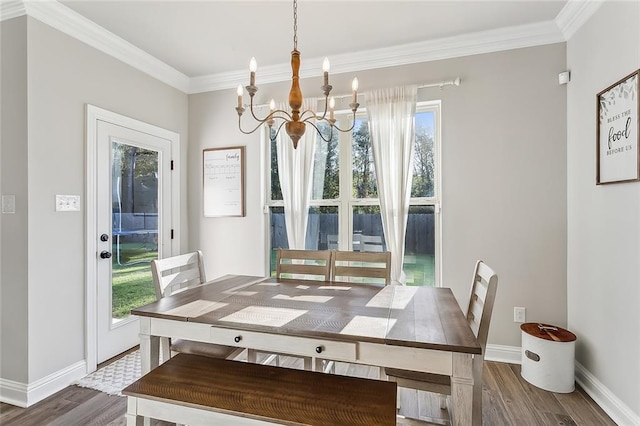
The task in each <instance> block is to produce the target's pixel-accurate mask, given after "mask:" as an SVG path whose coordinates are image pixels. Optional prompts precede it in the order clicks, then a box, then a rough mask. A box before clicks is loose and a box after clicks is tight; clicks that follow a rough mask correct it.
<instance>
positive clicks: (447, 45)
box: [0, 0, 605, 94]
mask: <svg viewBox="0 0 640 426" xmlns="http://www.w3.org/2000/svg"><path fill="white" fill-rule="evenodd" d="M604 1H605V0H569V2H568V3H567V4H566V5H565V7H564V8H563V9H562V10H561V11H560V13H559V14H558V16H557V17H556V18H555V19H554V20H552V21H545V22H540V23H534V24H528V25H521V26H515V27H508V28H501V29H496V30H489V31H482V32H476V33H470V34H464V35H460V36H455V37H448V38H442V39H438V40H429V41H424V42H417V43H410V44H404V45H400V46H393V47H388V48H381V49H373V50H367V51H361V52H354V53H347V54H342V55H335V56H332V58H331V68H332V70H333V73H334V74H341V73H349V72H357V71H365V70H370V69H376V68H385V67H391V66H398V65H409V64H416V63H422V62H430V61H437V60H442V59H451V58H457V57H462V56H470V55H477V54H482V53H490V52H498V51H504V50H510V49H518V48H524V47H532V46H540V45H545V44H552V43H561V42H565V41H566V40H568V39H569V38H570V37H571V36H572V35H573V34H574V33H575V32H576V31H577V30H578V28H580V26H581V25H583V24H584V23H585V22H586V21H587V20H588V19H589V18H590V17H591V15H593V13H594V12H595V11H596V10H597V9H598V8H599V7H600V6H601V5H602V3H603V2H604ZM24 14H27V15H29V16H31V17H33V18H35V19H37V20H39V21H41V22H43V23H45V24H47V25H50V26H51V27H53V28H55V29H57V30H59V31H61V32H63V33H65V34H68V35H70V36H71V37H74V38H76V39H78V40H80V41H82V42H84V43H86V44H88V45H90V46H92V47H94V48H96V49H98V50H100V51H102V52H104V53H106V54H108V55H110V56H113V57H114V58H116V59H118V60H120V61H122V62H124V63H126V64H128V65H130V66H132V67H134V68H136V69H138V70H140V71H142V72H144V73H146V74H148V75H150V76H152V77H154V78H156V79H158V80H160V81H162V82H164V83H166V84H168V85H169V86H172V87H174V88H176V89H178V90H180V91H182V92H184V93H187V94H193V93H202V92H209V91H217V90H224V89H230V88H234V87H236V86H237V85H238V84H243V83H245V80H246V77H247V76H246V74H247V73H246V71H244V70H239V71H230V72H224V73H218V74H210V75H205V76H199V77H192V78H189V77H188V76H187V75H185V74H183V73H181V72H180V71H178V70H176V69H175V68H173V67H171V66H169V65H167V64H166V63H164V62H162V61H160V60H159V59H157V58H155V57H154V56H152V55H150V54H148V53H147V52H145V51H143V50H142V49H140V48H138V47H136V46H134V45H133V44H131V43H129V42H127V41H125V40H124V39H122V38H120V37H118V36H116V35H115V34H113V33H111V32H109V31H107V30H106V29H104V28H102V27H100V26H98V25H97V24H95V23H94V22H93V21H90V20H88V19H87V18H85V17H83V16H82V15H80V14H78V13H76V12H75V11H73V10H71V9H70V8H68V7H66V6H64V5H63V4H61V3H59V2H57V1H55V0H45V1H21V0H9V1H2V2H1V3H0V20H6V19H11V18H14V17H17V16H22V15H24ZM322 59H323V58H310V59H306V60H305V62H304V64H303V65H302V67H301V69H300V76H301V77H302V78H307V77H316V76H320V71H319V70H320V69H321V66H320V64H321V63H322ZM290 78H291V69H290V68H289V66H288V64H281V65H276V66H266V67H262V68H261V69H260V75H259V79H260V84H267V83H276V82H282V81H288V80H289V79H290Z"/></svg>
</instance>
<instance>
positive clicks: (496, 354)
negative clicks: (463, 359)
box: [484, 345, 522, 364]
mask: <svg viewBox="0 0 640 426" xmlns="http://www.w3.org/2000/svg"><path fill="white" fill-rule="evenodd" d="M521 352H522V350H521V349H520V348H519V347H518V346H503V345H487V353H485V354H484V359H485V360H486V361H497V362H506V363H508V364H520V362H521V361H522V358H521Z"/></svg>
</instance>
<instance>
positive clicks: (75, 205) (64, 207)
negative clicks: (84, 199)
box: [56, 195, 80, 212]
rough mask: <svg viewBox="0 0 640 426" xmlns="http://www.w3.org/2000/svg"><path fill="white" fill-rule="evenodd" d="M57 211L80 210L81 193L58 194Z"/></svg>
mask: <svg viewBox="0 0 640 426" xmlns="http://www.w3.org/2000/svg"><path fill="white" fill-rule="evenodd" d="M56 211H57V212H79V211H80V196H79V195H56Z"/></svg>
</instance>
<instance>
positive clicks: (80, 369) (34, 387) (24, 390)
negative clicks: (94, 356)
mask: <svg viewBox="0 0 640 426" xmlns="http://www.w3.org/2000/svg"><path fill="white" fill-rule="evenodd" d="M86 374H87V363H86V361H79V362H76V363H75V364H72V365H70V366H68V367H66V368H63V369H62V370H59V371H56V372H55V373H52V374H49V375H48V376H46V377H43V378H42V379H39V380H36V381H35V382H33V383H30V384H28V385H27V384H24V383H20V382H14V381H13V380H6V379H1V378H0V402H4V403H7V404H11V405H16V406H18V407H22V408H26V407H29V406H31V405H33V404H35V403H36V402H39V401H42V400H43V399H45V398H47V397H49V396H51V395H53V394H54V393H56V392H58V391H60V390H62V389H64V388H66V387H67V386H69V385H71V384H73V383H74V382H75V381H76V380H78V379H80V378H82V377H84V376H85V375H86Z"/></svg>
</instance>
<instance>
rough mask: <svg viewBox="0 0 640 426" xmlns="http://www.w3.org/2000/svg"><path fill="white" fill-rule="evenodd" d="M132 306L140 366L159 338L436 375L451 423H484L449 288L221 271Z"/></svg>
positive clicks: (468, 334) (155, 351)
mask: <svg viewBox="0 0 640 426" xmlns="http://www.w3.org/2000/svg"><path fill="white" fill-rule="evenodd" d="M131 313H132V314H133V315H136V316H138V317H139V320H140V354H141V361H142V373H143V374H145V373H148V372H149V371H151V370H152V369H153V368H155V367H157V366H158V365H159V362H160V339H161V338H165V337H168V338H181V339H188V340H194V341H200V342H209V343H214V344H222V345H228V346H235V347H238V348H248V349H254V350H259V351H262V352H267V353H278V354H290V355H292V356H300V357H305V358H312V359H314V360H316V359H322V360H331V361H336V362H346V363H353V364H363V365H368V366H377V367H382V368H385V367H386V368H397V369H404V370H411V371H416V372H426V373H435V374H441V375H447V376H450V378H451V403H452V404H451V413H450V416H451V423H452V424H453V425H459V426H463V425H464V426H469V425H481V424H482V377H478V376H479V375H481V373H478V371H480V372H481V369H478V368H474V362H482V357H481V355H482V347H481V346H480V345H479V343H478V342H477V340H476V337H475V335H474V333H473V331H472V330H471V327H470V326H469V323H468V322H467V320H466V317H465V314H464V313H463V312H462V310H461V309H460V305H459V304H458V302H457V301H456V298H455V297H454V294H453V293H452V291H451V289H450V288H445V287H426V286H423V287H420V286H400V285H388V286H374V285H367V284H362V283H337V282H318V281H309V280H293V279H276V278H273V277H258V276H247V275H225V276H223V277H220V278H217V279H215V280H213V281H209V282H207V283H205V284H203V285H201V286H197V287H194V288H191V289H188V290H185V291H182V292H178V293H176V294H173V295H172V296H169V297H165V298H162V299H160V300H158V301H156V302H153V303H150V304H148V305H145V306H142V307H140V308H136V309H133V310H132V311H131ZM474 360H475V361H474Z"/></svg>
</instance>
